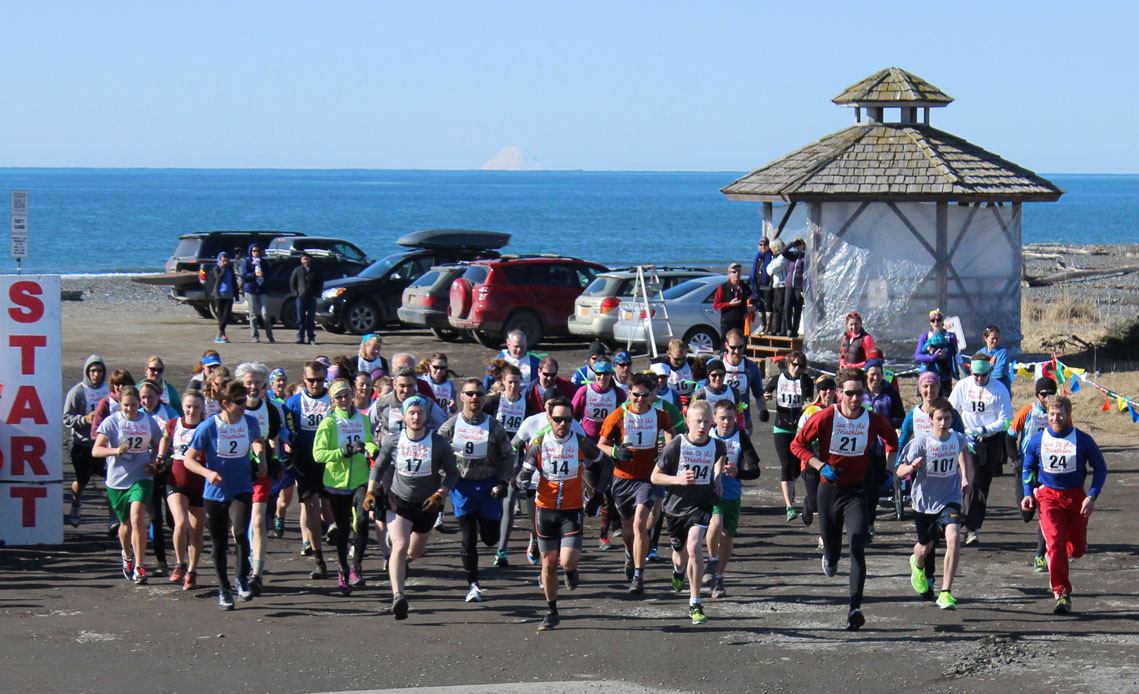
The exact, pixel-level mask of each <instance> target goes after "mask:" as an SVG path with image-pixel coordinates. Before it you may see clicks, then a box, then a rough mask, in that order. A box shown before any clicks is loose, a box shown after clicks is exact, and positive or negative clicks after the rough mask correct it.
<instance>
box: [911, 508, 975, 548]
mask: <svg viewBox="0 0 1139 694" xmlns="http://www.w3.org/2000/svg"><path fill="white" fill-rule="evenodd" d="M964 522H965V514H964V513H962V512H961V504H946V505H945V506H943V507H942V509H941V511H939V512H938V513H915V514H914V525H915V526H916V527H917V533H918V544H922V545H925V544H929V543H930V542H934V541H935V540H937V538H938V537H940V536H941V534H942V533H944V532H945V528H946V526H949V525H961V524H963V523H964Z"/></svg>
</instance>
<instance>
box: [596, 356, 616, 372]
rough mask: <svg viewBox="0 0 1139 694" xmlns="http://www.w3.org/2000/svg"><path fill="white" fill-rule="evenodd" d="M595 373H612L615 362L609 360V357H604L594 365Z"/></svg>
mask: <svg viewBox="0 0 1139 694" xmlns="http://www.w3.org/2000/svg"><path fill="white" fill-rule="evenodd" d="M593 373H595V374H611V373H613V362H611V361H609V360H608V359H602V360H601V361H599V362H597V363H595V364H594V365H593Z"/></svg>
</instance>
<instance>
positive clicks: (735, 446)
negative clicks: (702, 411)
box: [712, 429, 741, 465]
mask: <svg viewBox="0 0 1139 694" xmlns="http://www.w3.org/2000/svg"><path fill="white" fill-rule="evenodd" d="M712 436H713V438H716V439H719V440H720V441H723V442H724V447H725V448H727V449H728V450H727V459H728V462H729V463H731V464H732V465H739V462H740V450H741V446H740V431H739V429H737V430H736V431H735V432H734V433H732V435H731V436H729V437H728V438H726V439H724V438H720V435H719V434H718V433H716V430H715V429H713V430H712Z"/></svg>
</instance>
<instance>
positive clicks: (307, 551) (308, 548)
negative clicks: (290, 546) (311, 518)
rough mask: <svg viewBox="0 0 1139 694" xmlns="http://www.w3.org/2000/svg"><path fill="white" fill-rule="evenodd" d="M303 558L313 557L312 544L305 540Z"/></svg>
mask: <svg viewBox="0 0 1139 694" xmlns="http://www.w3.org/2000/svg"><path fill="white" fill-rule="evenodd" d="M301 556H302V557H311V556H312V543H311V542H309V541H308V540H305V541H304V542H302V543H301Z"/></svg>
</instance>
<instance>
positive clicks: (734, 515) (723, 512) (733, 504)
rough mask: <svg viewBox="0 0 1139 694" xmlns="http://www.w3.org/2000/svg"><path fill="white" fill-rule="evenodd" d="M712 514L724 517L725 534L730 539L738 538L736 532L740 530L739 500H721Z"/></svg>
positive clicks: (714, 507)
mask: <svg viewBox="0 0 1139 694" xmlns="http://www.w3.org/2000/svg"><path fill="white" fill-rule="evenodd" d="M712 514H713V515H717V516H723V521H724V532H725V533H727V534H728V537H735V536H736V531H738V530H739V529H740V500H739V499H720V501H719V503H717V504H716V505H715V506H713V507H712Z"/></svg>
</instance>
